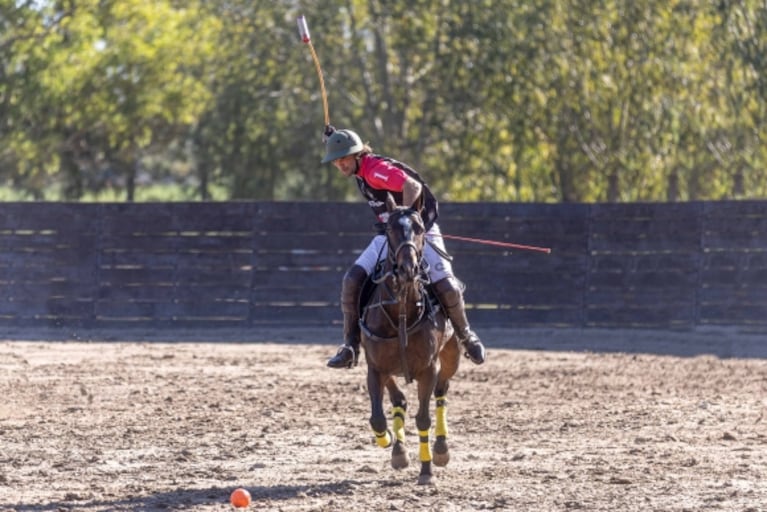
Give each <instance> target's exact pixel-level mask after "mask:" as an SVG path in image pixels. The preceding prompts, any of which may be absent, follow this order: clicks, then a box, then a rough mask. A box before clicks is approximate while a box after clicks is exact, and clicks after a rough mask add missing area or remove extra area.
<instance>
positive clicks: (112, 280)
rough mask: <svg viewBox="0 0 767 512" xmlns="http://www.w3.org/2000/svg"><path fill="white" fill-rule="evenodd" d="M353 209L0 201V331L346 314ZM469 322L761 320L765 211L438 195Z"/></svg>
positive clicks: (360, 213) (242, 323)
mask: <svg viewBox="0 0 767 512" xmlns="http://www.w3.org/2000/svg"><path fill="white" fill-rule="evenodd" d="M372 221H373V217H372V215H371V214H370V213H369V210H368V208H367V206H366V205H365V204H361V203H313V202H295V203H273V202H223V203H197V202H195V203H119V204H117V203H114V204H112V203H110V204H82V203H3V204H2V205H0V286H2V290H3V293H2V296H0V326H9V327H10V326H16V327H18V326H48V327H50V326H78V327H118V328H122V327H174V326H178V327H193V326H200V327H223V326H229V327H258V326H266V325H274V326H277V325H294V326H303V325H305V326H310V325H328V324H332V323H338V322H340V320H341V314H340V309H339V304H338V302H339V295H340V281H341V276H342V275H343V272H344V271H345V269H346V268H347V267H348V266H349V265H350V264H351V263H352V262H353V261H354V259H355V258H356V256H357V255H358V254H359V252H360V251H361V250H362V249H363V248H364V247H365V246H366V245H367V243H368V241H369V240H370V238H371V236H372V228H371V226H372ZM440 224H441V227H442V230H443V232H444V233H446V234H451V235H458V236H465V237H474V238H483V239H491V240H498V241H508V242H515V243H521V244H529V245H539V246H547V247H551V249H552V252H551V254H549V255H546V254H542V253H533V252H525V251H509V250H506V249H502V248H498V247H495V246H489V245H483V244H477V243H468V242H461V241H455V240H447V246H448V249H449V251H450V252H451V253H452V254H453V256H454V257H455V260H454V268H455V271H456V274H457V275H458V277H459V278H460V279H461V280H463V281H464V282H465V283H466V285H467V287H468V288H467V291H466V295H465V296H466V301H467V303H468V308H469V311H468V313H469V318H470V320H471V321H472V323H473V324H474V325H475V326H486V327H489V326H495V327H531V326H557V327H565V326H576V327H642V328H666V329H668V328H671V329H694V328H697V327H700V326H739V327H743V328H747V329H755V330H762V329H764V328H765V327H767V203H765V202H755V201H748V202H705V203H703V202H695V203H673V204H666V203H647V204H593V205H587V204H574V205H570V204H507V203H445V204H443V205H442V206H441V219H440Z"/></svg>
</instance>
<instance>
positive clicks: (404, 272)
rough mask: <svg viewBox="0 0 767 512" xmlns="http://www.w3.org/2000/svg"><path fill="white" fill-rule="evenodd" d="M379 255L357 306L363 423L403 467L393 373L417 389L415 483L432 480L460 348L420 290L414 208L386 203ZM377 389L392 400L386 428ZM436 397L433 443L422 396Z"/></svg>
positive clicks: (441, 453)
mask: <svg viewBox="0 0 767 512" xmlns="http://www.w3.org/2000/svg"><path fill="white" fill-rule="evenodd" d="M387 206H388V209H389V219H388V221H387V223H386V240H387V246H388V247H387V252H388V254H387V258H386V260H385V263H384V264H383V266H382V269H381V273H380V275H378V276H376V277H375V278H374V282H375V283H376V285H375V288H374V289H373V292H372V295H371V299H370V301H368V303H367V306H366V307H365V308H364V310H363V312H362V317H361V320H360V325H361V326H362V342H363V346H364V348H365V359H366V360H367V367H368V377H367V385H368V392H369V394H370V405H371V416H370V426H371V427H372V428H373V432H374V433H375V436H376V442H377V443H378V445H379V446H381V447H384V448H388V447H390V446H392V459H391V464H392V467H393V468H395V469H401V468H404V467H407V466H408V464H409V457H408V454H407V451H406V450H405V445H404V441H405V429H404V421H405V411H406V408H407V402H406V399H405V394H404V393H403V392H402V390H401V389H400V388H399V386H398V385H397V382H396V381H395V379H394V377H395V375H398V376H403V377H404V378H405V380H406V381H407V382H408V383H409V382H411V381H412V380H415V381H416V383H417V387H418V413H417V414H416V417H415V422H416V427H417V428H418V436H419V458H420V461H421V473H420V475H419V477H418V483H419V484H421V485H426V484H430V483H432V478H433V475H432V468H431V463H432V460H433V461H434V464H436V465H437V466H444V465H446V464H447V463H448V461H449V460H450V454H449V451H448V447H447V399H446V395H447V390H448V387H449V382H450V378H451V377H452V376H453V375H455V372H456V371H457V370H458V364H459V361H460V350H459V347H458V340H457V338H456V336H455V333H454V331H453V328H452V326H451V324H450V322H449V321H447V320H446V318H445V315H444V313H443V312H442V311H441V309H440V307H439V305H438V304H437V303H436V301H433V300H432V299H431V298H430V296H429V295H428V293H427V289H426V288H427V285H428V283H427V282H426V281H427V279H426V277H425V275H426V271H425V268H424V265H425V264H424V261H423V250H424V243H425V238H424V236H425V228H424V224H423V220H422V219H421V215H420V213H419V212H418V211H416V210H413V209H410V208H404V207H398V206H396V205H395V204H394V201H393V200H390V201H388V202H387ZM384 388H386V389H387V390H388V392H389V399H390V401H391V404H392V416H393V419H392V430H389V429H388V428H387V421H386V416H385V414H384V409H383V394H384ZM432 393H433V394H434V398H435V402H436V425H435V432H434V433H435V436H436V439H435V442H434V446H433V452H432V447H431V446H430V445H429V430H430V428H431V415H430V408H429V405H430V400H431V395H432Z"/></svg>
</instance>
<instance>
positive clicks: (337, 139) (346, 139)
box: [322, 130, 365, 164]
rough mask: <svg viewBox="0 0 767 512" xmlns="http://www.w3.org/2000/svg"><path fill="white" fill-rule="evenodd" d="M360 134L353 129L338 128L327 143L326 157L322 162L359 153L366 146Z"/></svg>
mask: <svg viewBox="0 0 767 512" xmlns="http://www.w3.org/2000/svg"><path fill="white" fill-rule="evenodd" d="M364 147H365V146H364V144H362V139H360V136H359V135H357V134H356V133H354V132H353V131H351V130H336V131H334V132H333V133H332V134H331V135H330V137H328V141H327V142H326V143H325V158H323V159H322V163H323V164H326V163H328V162H332V161H333V160H336V159H338V158H343V157H345V156H349V155H353V154H355V153H359V152H360V151H362V149H363V148H364Z"/></svg>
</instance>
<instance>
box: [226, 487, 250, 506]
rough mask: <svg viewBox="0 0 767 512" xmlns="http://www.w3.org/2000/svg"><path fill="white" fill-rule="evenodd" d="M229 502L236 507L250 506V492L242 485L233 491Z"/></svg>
mask: <svg viewBox="0 0 767 512" xmlns="http://www.w3.org/2000/svg"><path fill="white" fill-rule="evenodd" d="M229 503H231V504H232V506H233V507H234V508H245V507H248V506H250V493H249V492H248V491H247V489H243V488H242V487H240V488H239V489H235V490H233V491H232V495H231V496H229Z"/></svg>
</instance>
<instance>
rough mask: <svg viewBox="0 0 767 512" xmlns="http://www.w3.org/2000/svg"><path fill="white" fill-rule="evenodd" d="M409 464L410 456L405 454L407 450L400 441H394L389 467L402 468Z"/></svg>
mask: <svg viewBox="0 0 767 512" xmlns="http://www.w3.org/2000/svg"><path fill="white" fill-rule="evenodd" d="M409 465H410V457H408V456H407V450H405V447H404V446H403V444H402V442H400V441H396V442H395V443H394V447H393V448H392V449H391V467H393V468H394V469H404V468H406V467H408V466H409Z"/></svg>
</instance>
